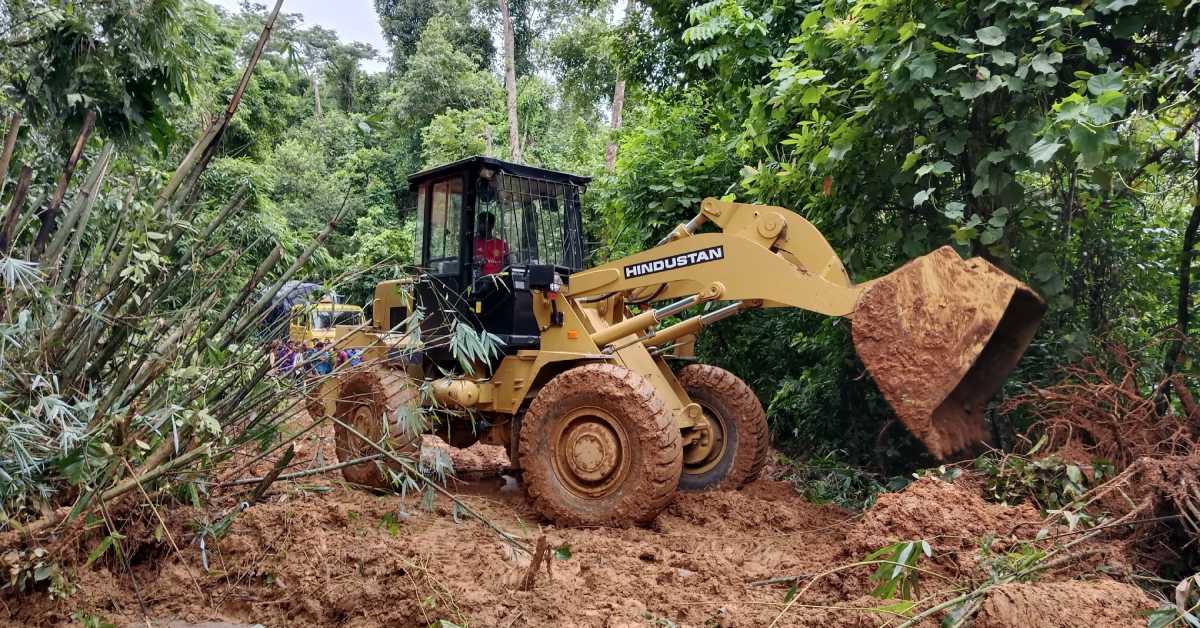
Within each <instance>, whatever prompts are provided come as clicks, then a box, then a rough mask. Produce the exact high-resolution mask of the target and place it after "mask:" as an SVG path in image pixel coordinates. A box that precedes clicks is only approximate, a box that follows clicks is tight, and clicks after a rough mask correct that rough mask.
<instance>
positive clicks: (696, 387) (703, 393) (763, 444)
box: [675, 364, 770, 491]
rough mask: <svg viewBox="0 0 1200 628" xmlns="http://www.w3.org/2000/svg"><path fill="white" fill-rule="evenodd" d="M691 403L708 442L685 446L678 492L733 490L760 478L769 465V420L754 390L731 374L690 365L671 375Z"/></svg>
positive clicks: (706, 366)
mask: <svg viewBox="0 0 1200 628" xmlns="http://www.w3.org/2000/svg"><path fill="white" fill-rule="evenodd" d="M675 375H676V377H677V378H678V379H679V383H680V384H681V385H682V386H683V388H684V390H686V391H687V394H688V396H689V397H691V398H692V401H695V402H696V403H698V404H700V407H701V408H703V409H704V417H705V419H706V420H707V421H709V423H710V429H711V430H712V432H713V433H714V434H715V437H714V438H713V440H712V441H707V442H706V443H704V444H693V445H689V446H688V447H685V448H684V452H683V458H684V463H683V474H682V475H681V476H680V477H679V488H680V489H682V490H687V491H699V490H705V489H736V488H739V487H741V486H743V485H745V484H747V483H749V482H752V481H754V480H756V479H758V476H759V475H760V474H761V473H762V469H763V466H764V465H766V462H767V449H768V447H769V445H770V433H769V431H768V429H767V416H766V414H765V413H764V412H763V407H762V404H761V403H759V401H758V397H757V396H756V395H755V394H754V391H753V390H751V389H750V387H749V386H747V385H746V382H743V381H742V380H741V379H740V378H738V377H737V376H736V375H734V374H733V373H730V372H729V371H726V370H725V369H722V368H717V367H715V366H709V365H707V364H689V365H688V366H685V367H683V368H682V369H679V371H678V372H677V373H676V374H675Z"/></svg>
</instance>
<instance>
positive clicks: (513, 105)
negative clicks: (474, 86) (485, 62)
mask: <svg viewBox="0 0 1200 628" xmlns="http://www.w3.org/2000/svg"><path fill="white" fill-rule="evenodd" d="M500 16H501V17H502V18H503V19H504V91H505V92H506V96H507V103H506V104H507V108H508V158H509V159H510V160H511V161H521V135H520V133H519V131H518V129H517V67H516V51H515V44H514V42H513V23H512V14H511V13H509V12H508V0H500Z"/></svg>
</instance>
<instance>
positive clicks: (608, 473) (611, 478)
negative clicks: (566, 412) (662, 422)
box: [554, 408, 629, 497]
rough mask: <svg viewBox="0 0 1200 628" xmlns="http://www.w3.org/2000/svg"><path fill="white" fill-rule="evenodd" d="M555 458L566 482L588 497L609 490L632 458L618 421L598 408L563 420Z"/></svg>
mask: <svg viewBox="0 0 1200 628" xmlns="http://www.w3.org/2000/svg"><path fill="white" fill-rule="evenodd" d="M563 423H564V424H563V427H562V429H561V431H559V433H558V438H557V439H556V442H555V447H554V451H555V454H554V458H555V462H556V463H557V464H556V466H557V467H558V470H559V475H560V477H561V478H562V480H563V482H564V484H566V485H567V487H568V488H570V489H571V490H572V491H573V492H575V493H577V494H580V495H583V496H586V497H601V496H604V495H606V494H607V493H609V492H610V491H611V490H612V489H613V487H614V486H616V485H617V484H618V483H619V482H620V481H621V479H622V478H623V477H624V475H625V473H626V472H627V470H628V466H629V461H628V457H627V455H626V454H625V451H626V445H625V441H626V439H625V436H624V432H623V430H621V428H620V425H619V423H618V422H617V421H616V420H615V419H614V418H613V417H612V416H610V415H608V413H606V412H604V411H601V410H599V409H594V408H590V409H583V410H580V411H577V412H575V413H572V414H571V415H570V416H569V417H567V419H566V420H565V421H564V422H563Z"/></svg>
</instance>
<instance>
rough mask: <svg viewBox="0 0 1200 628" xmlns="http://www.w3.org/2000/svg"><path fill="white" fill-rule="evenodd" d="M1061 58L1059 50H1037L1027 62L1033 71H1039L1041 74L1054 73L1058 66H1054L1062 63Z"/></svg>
mask: <svg viewBox="0 0 1200 628" xmlns="http://www.w3.org/2000/svg"><path fill="white" fill-rule="evenodd" d="M1062 60H1063V56H1062V53H1061V52H1051V53H1050V54H1046V53H1044V52H1039V53H1038V54H1036V55H1034V57H1033V59H1032V60H1031V61H1030V62H1029V65H1030V66H1031V67H1032V68H1033V70H1034V71H1035V72H1040V73H1042V74H1054V73H1056V72H1058V68H1056V67H1054V66H1056V65H1058V64H1060V63H1062Z"/></svg>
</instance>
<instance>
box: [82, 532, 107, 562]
mask: <svg viewBox="0 0 1200 628" xmlns="http://www.w3.org/2000/svg"><path fill="white" fill-rule="evenodd" d="M112 544H113V537H112V535H111V534H110V535H108V536H106V537H104V540H103V541H100V543H99V544H98V545H96V547H95V548H94V549H93V550H92V551H91V552H89V553H88V557H87V562H85V563H84V564H83V566H84V567H91V566H92V563H94V562H96V560H98V559H99V558H100V557H101V556H103V555H104V552H107V551H108V548H110V547H112Z"/></svg>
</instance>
